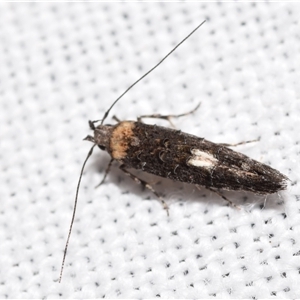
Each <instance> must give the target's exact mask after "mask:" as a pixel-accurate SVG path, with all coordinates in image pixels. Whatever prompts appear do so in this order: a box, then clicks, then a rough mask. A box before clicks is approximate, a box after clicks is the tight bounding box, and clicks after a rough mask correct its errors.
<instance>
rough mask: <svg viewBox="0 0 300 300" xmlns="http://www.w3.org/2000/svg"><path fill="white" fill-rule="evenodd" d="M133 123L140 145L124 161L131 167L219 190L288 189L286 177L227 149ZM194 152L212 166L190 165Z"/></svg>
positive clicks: (263, 190) (151, 126)
mask: <svg viewBox="0 0 300 300" xmlns="http://www.w3.org/2000/svg"><path fill="white" fill-rule="evenodd" d="M133 124H134V126H133V129H132V133H133V136H134V137H135V139H136V140H138V141H139V143H136V146H135V145H134V143H131V144H130V147H128V149H127V151H126V156H125V157H124V158H123V159H122V162H123V163H124V164H125V165H126V167H128V168H134V169H141V170H143V171H145V172H148V173H151V174H155V175H158V176H161V177H165V178H169V179H172V180H177V181H181V182H187V183H191V184H198V185H202V186H205V187H211V188H217V189H226V190H244V191H251V192H255V193H258V194H271V193H275V192H278V191H280V190H283V189H285V188H286V182H287V177H286V176H284V175H283V174H281V173H280V172H278V171H277V170H275V169H273V168H271V167H269V166H267V165H265V164H262V163H260V162H258V161H255V160H253V159H251V158H249V157H247V156H246V155H244V154H241V153H239V152H236V151H233V150H231V149H229V148H227V147H225V146H222V145H218V144H215V143H212V142H210V141H207V140H205V139H204V138H199V137H196V136H193V135H190V134H187V133H183V132H181V131H177V130H173V129H169V128H165V127H161V126H156V125H147V124H144V123H140V122H134V123H133ZM117 126H118V125H117ZM193 149H198V150H200V151H202V152H205V153H207V154H209V155H211V156H213V157H214V158H215V159H216V161H215V162H214V164H213V166H211V167H199V166H193V165H190V164H188V161H189V160H190V159H191V157H192V151H193Z"/></svg>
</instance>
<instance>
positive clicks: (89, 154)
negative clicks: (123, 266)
mask: <svg viewBox="0 0 300 300" xmlns="http://www.w3.org/2000/svg"><path fill="white" fill-rule="evenodd" d="M96 145H97V144H95V145H93V146H92V148H91V149H90V151H89V153H88V155H87V156H86V159H85V161H84V163H83V165H82V168H81V171H80V176H79V180H78V184H77V188H76V195H75V204H74V208H73V215H72V220H71V224H70V229H69V234H68V238H67V242H66V246H65V251H64V256H63V260H62V263H61V268H60V275H59V283H60V282H61V278H62V273H63V270H64V265H65V260H66V255H67V250H68V246H69V241H70V237H71V232H72V227H73V223H74V219H75V214H76V208H77V200H78V192H79V187H80V182H81V178H82V174H83V170H84V167H85V165H86V162H87V161H88V159H89V158H90V156H91V155H92V153H93V150H94V148H95V146H96Z"/></svg>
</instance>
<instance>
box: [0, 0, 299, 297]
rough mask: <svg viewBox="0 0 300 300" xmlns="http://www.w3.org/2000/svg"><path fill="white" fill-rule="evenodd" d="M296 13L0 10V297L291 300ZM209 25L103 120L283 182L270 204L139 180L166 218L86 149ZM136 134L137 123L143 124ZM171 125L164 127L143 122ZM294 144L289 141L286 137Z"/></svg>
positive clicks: (102, 6) (295, 225)
mask: <svg viewBox="0 0 300 300" xmlns="http://www.w3.org/2000/svg"><path fill="white" fill-rule="evenodd" d="M299 14H300V4H299V3H287V4H283V3H256V4H253V3H200V2H199V3H197V2H194V3H168V2H165V3H155V2H153V3H131V2H130V1H129V2H127V3H101V2H99V3H88V2H86V3H31V4H30V3H2V4H1V7H0V66H1V67H0V137H1V139H0V147H1V151H0V166H1V172H0V179H1V189H0V198H1V208H0V213H1V218H0V227H1V228H0V249H1V255H0V298H96V297H97V298H101V297H104V298H155V297H161V298H297V297H299V296H300V288H299V280H300V276H299V272H300V214H299V210H300V185H299V174H300V167H299V161H300V157H299V154H300V146H299V145H300V140H299V136H300V135H299V132H298V130H299V128H300V117H299V115H300V98H299V95H300V85H299V78H300V65H299V62H300V38H299V29H300V27H299V25H300V24H299ZM204 19H206V20H207V22H206V23H205V24H204V25H203V26H202V28H200V29H199V30H198V31H197V32H196V33H195V34H194V35H193V36H192V37H191V38H190V39H189V40H187V41H186V42H185V43H184V44H183V45H182V46H181V47H180V48H178V49H177V50H176V52H175V53H174V54H173V55H172V56H171V57H169V58H168V59H167V60H166V61H165V62H164V63H163V64H162V65H161V66H160V67H159V68H158V69H156V70H155V71H154V72H153V73H152V74H151V75H149V76H148V77H147V78H146V79H145V80H143V81H142V82H140V83H139V84H138V85H137V86H136V87H135V88H134V89H132V90H131V91H130V92H129V93H128V94H127V95H126V96H125V97H124V98H123V99H122V101H120V102H119V103H118V104H117V105H116V106H115V107H114V109H113V111H112V112H111V114H110V116H109V117H108V119H107V122H108V123H110V124H112V123H114V122H115V121H114V120H112V116H113V115H114V114H115V115H117V116H118V118H119V119H121V120H129V119H131V120H133V119H136V117H137V116H139V115H142V114H153V113H161V114H169V113H170V114H179V113H183V112H186V111H189V110H191V109H192V108H194V107H195V106H196V105H197V104H198V103H199V102H201V107H200V108H199V110H198V111H197V112H195V113H194V114H193V115H190V116H187V117H183V118H180V119H176V120H173V122H174V124H175V126H176V127H177V128H178V129H179V128H180V129H181V130H182V131H185V132H189V133H191V134H195V135H198V136H201V137H205V138H206V139H208V140H211V141H213V142H216V143H218V142H227V143H237V142H241V141H246V140H253V139H257V138H260V141H259V142H256V143H251V144H247V145H244V146H239V147H237V148H235V150H237V151H240V152H242V153H245V154H246V155H248V156H250V157H252V158H254V159H256V160H259V161H261V162H263V163H266V164H269V165H271V166H272V167H274V168H276V169H278V170H280V171H281V172H282V173H283V174H286V175H287V176H288V177H289V178H290V179H291V182H290V184H289V187H288V190H287V191H284V192H282V193H280V194H279V195H271V196H268V197H261V196H258V195H255V194H251V193H245V192H237V193H234V192H224V195H225V196H226V197H228V198H230V199H231V200H232V201H233V202H235V203H236V204H238V205H239V206H240V207H241V209H240V210H237V209H235V208H233V207H230V206H228V205H227V203H226V202H225V201H223V200H222V199H220V197H219V196H218V195H216V194H214V193H211V192H210V191H207V190H205V189H203V190H201V191H198V190H197V189H196V188H195V187H194V186H190V185H187V184H181V183H173V182H170V181H169V180H165V179H161V178H157V177H153V176H150V175H147V174H143V173H136V175H138V176H140V177H142V178H144V179H145V180H147V182H149V183H151V184H152V185H153V186H154V187H155V189H157V190H158V191H159V192H160V193H162V195H163V196H164V198H165V200H166V201H167V203H168V204H169V206H170V217H167V215H166V212H165V211H164V210H163V209H162V206H161V204H160V203H159V201H157V199H156V197H155V196H154V195H153V194H152V193H151V192H148V191H146V190H145V191H143V190H142V188H141V186H140V185H138V184H136V183H135V182H134V181H132V180H131V179H130V178H129V177H127V176H126V175H125V174H123V173H122V171H120V170H119V169H118V166H117V165H114V166H113V168H112V170H111V172H110V174H109V176H108V177H107V179H106V181H105V183H104V184H103V186H101V187H100V188H98V189H94V186H95V185H96V184H97V183H99V182H100V181H101V179H102V177H103V174H104V171H105V168H106V166H107V164H108V162H109V155H108V154H107V153H105V152H103V151H100V149H95V151H94V154H93V156H92V157H91V158H90V160H89V162H88V164H87V167H86V170H85V172H84V176H83V180H82V186H81V189H80V195H79V203H78V209H77V215H76V218H75V223H74V228H73V234H72V236H71V240H70V245H69V250H68V255H67V259H66V264H65V269H64V274H63V278H62V283H60V284H59V283H58V278H59V272H60V266H61V261H62V255H63V249H64V246H65V241H66V237H67V233H68V228H69V224H70V220H71V214H72V209H73V205H74V195H75V190H76V184H77V181H78V177H79V172H80V168H81V165H82V163H83V160H84V159H85V157H86V155H87V152H88V150H89V148H90V147H91V143H88V142H83V141H82V139H83V138H84V137H85V136H86V135H87V134H91V131H90V130H89V127H88V123H87V121H88V120H97V119H101V118H102V117H103V114H104V112H105V111H106V110H107V109H108V107H109V105H110V104H111V103H112V102H113V100H114V99H116V98H117V97H118V96H119V95H120V94H121V93H122V92H123V91H124V90H125V89H126V88H127V87H128V86H129V85H130V84H132V83H133V82H134V81H135V80H136V79H138V78H139V77H140V76H141V75H143V74H144V73H145V72H146V71H147V70H149V69H150V68H151V67H153V66H154V64H156V63H157V62H158V61H159V60H160V59H161V58H162V57H163V56H164V55H165V54H166V53H167V52H168V51H170V50H171V49H172V47H174V46H175V44H176V43H178V42H179V41H180V40H181V39H182V38H183V37H185V36H186V35H187V34H188V33H189V32H190V31H191V30H192V29H194V28H195V27H196V26H197V25H198V24H199V23H200V22H202V21H203V20H204ZM147 122H148V120H147ZM149 123H152V124H153V123H157V124H160V125H165V126H169V125H168V124H167V123H166V122H164V121H163V120H158V121H156V120H149ZM297 132H298V134H297Z"/></svg>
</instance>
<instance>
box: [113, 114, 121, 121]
mask: <svg viewBox="0 0 300 300" xmlns="http://www.w3.org/2000/svg"><path fill="white" fill-rule="evenodd" d="M112 118H113V119H114V120H115V121H117V122H118V123H120V122H121V120H120V119H119V118H118V117H117V116H116V115H113V117H112Z"/></svg>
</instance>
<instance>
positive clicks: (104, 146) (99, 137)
mask: <svg viewBox="0 0 300 300" xmlns="http://www.w3.org/2000/svg"><path fill="white" fill-rule="evenodd" d="M89 125H90V128H91V129H92V130H93V131H94V136H90V135H88V136H87V137H86V138H85V139H84V140H86V141H90V142H92V143H94V144H96V145H97V146H98V147H99V148H100V149H101V150H104V151H107V150H108V149H109V143H110V138H111V134H112V131H113V126H112V125H109V124H107V125H98V126H97V127H95V125H94V122H92V121H89Z"/></svg>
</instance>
